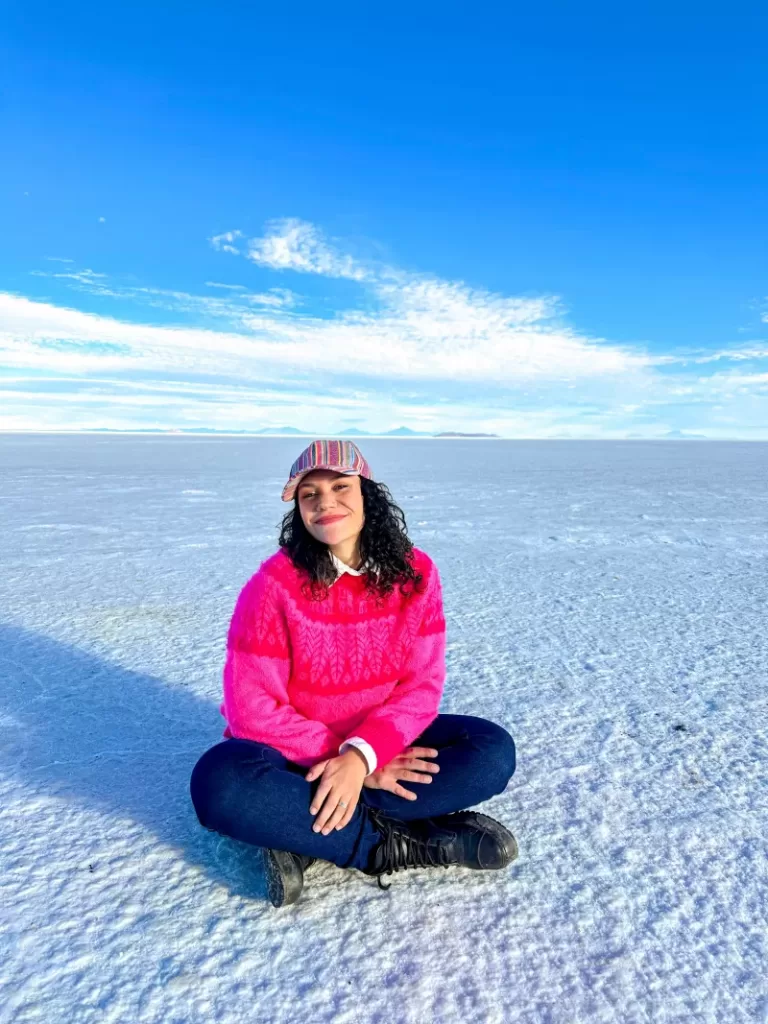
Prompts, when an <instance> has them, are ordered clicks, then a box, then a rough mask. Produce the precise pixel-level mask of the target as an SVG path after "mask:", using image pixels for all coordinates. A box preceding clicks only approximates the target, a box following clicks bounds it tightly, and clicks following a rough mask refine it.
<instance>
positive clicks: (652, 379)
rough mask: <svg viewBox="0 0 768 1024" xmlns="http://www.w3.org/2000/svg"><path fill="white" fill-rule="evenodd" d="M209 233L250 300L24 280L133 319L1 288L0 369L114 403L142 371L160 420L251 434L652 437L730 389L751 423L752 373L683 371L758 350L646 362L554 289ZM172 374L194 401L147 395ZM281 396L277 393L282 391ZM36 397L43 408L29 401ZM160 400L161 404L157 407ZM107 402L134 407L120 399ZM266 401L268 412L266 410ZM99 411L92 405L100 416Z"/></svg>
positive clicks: (68, 276)
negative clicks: (585, 327)
mask: <svg viewBox="0 0 768 1024" xmlns="http://www.w3.org/2000/svg"><path fill="white" fill-rule="evenodd" d="M209 241H210V243H211V245H212V246H213V247H214V248H215V249H216V250H218V251H220V252H223V253H227V254H228V255H236V256H239V257H241V258H243V259H244V260H245V261H247V262H245V263H243V267H248V266H249V265H250V270H249V272H250V273H252V274H256V275H259V276H260V278H261V279H262V280H261V282H260V283H261V284H262V287H261V288H259V289H254V290H253V291H251V290H248V288H247V287H246V286H245V285H239V284H237V285H229V284H224V283H221V282H216V281H208V282H206V287H208V288H211V289H218V290H220V291H222V292H224V293H226V294H223V295H220V296H217V295H196V294H194V293H193V292H187V291H176V290H170V289H163V288H157V287H152V286H150V285H142V286H137V285H135V284H130V285H125V284H121V283H120V282H119V281H117V280H115V279H113V278H111V277H107V276H106V275H105V274H103V273H100V272H97V271H95V270H91V269H84V270H77V269H74V268H67V269H66V270H62V271H56V272H43V271H37V272H35V273H36V276H42V277H48V278H51V279H55V280H56V281H58V282H60V283H61V284H63V285H66V286H67V287H69V288H72V289H74V290H75V291H80V292H87V293H89V294H92V295H95V296H98V297H100V298H105V297H107V298H119V299H121V300H123V302H125V301H130V302H131V303H133V304H134V306H135V308H136V310H137V315H136V316H132V317H131V319H130V321H129V320H127V319H118V318H114V317H108V316H104V315H96V314H94V313H87V312H83V311H81V310H78V309H73V308H69V307H68V306H66V305H61V304H56V303H53V302H51V301H45V302H43V301H34V300H32V299H30V298H29V297H23V296H18V295H11V294H0V367H3V366H4V367H5V368H6V373H7V372H8V371H10V372H15V373H17V374H23V373H24V372H27V373H29V374H32V375H33V376H37V375H39V374H43V373H48V374H50V375H51V376H52V378H53V377H56V376H61V375H67V376H71V375H81V376H82V377H83V378H86V379H87V378H89V377H93V378H94V379H95V378H96V377H99V378H104V375H105V374H109V375H111V379H112V380H113V381H116V380H117V379H118V378H122V382H121V383H120V384H117V383H114V384H113V385H110V395H111V396H112V397H115V396H117V395H119V394H122V393H124V390H125V388H126V387H127V386H128V385H127V384H126V379H127V378H129V377H130V376H132V375H133V376H136V375H140V376H141V383H138V382H137V383H136V387H137V388H138V389H139V393H140V394H143V395H144V396H145V397H146V400H147V401H146V403H145V404H144V406H143V408H144V409H145V411H146V410H152V414H153V416H155V417H160V418H162V416H163V415H165V416H166V422H167V417H168V416H169V415H171V414H172V415H173V416H174V417H176V418H177V419H178V418H179V416H181V418H182V419H184V421H185V422H188V419H187V417H188V416H192V417H193V418H194V417H198V416H199V417H202V420H201V421H204V420H205V416H207V417H208V420H209V422H211V425H217V426H221V425H222V423H224V422H226V424H228V425H229V426H230V427H237V426H238V425H239V426H246V425H247V426H250V427H258V426H263V425H266V424H265V422H264V420H265V417H266V418H267V422H270V423H272V424H273V425H275V426H278V425H282V424H284V423H291V422H293V423H294V424H295V425H296V426H303V427H307V426H309V424H308V423H307V418H308V417H309V418H310V419H311V422H312V423H316V424H317V428H318V429H320V425H321V422H323V417H325V422H327V423H328V426H329V429H330V428H332V425H333V424H334V423H338V422H339V420H338V417H339V415H342V414H346V415H353V416H355V417H356V418H357V419H358V420H359V421H360V422H361V425H364V426H365V427H367V428H368V429H378V428H381V429H388V428H390V427H392V426H396V425H400V424H401V423H405V424H406V425H408V426H412V427H414V429H435V430H440V429H463V430H482V431H496V432H499V433H502V434H507V435H508V436H514V435H515V434H517V435H520V434H522V435H523V436H554V435H555V434H558V433H571V434H573V436H580V429H581V430H582V436H622V433H623V432H626V431H627V430H629V429H632V428H633V427H634V428H635V429H637V427H636V423H637V422H638V421H642V422H644V423H645V424H646V425H647V424H649V423H651V422H652V421H651V419H650V417H651V416H656V421H655V423H654V426H653V431H656V432H657V433H660V432H663V430H664V429H665V428H667V427H670V426H680V425H681V424H680V423H679V422H665V419H664V418H665V417H667V416H671V415H672V412H673V410H674V409H677V411H678V412H679V410H680V408H681V407H683V406H684V407H688V408H691V409H697V408H704V407H705V406H706V405H707V404H711V403H712V402H713V401H717V402H718V404H720V403H722V402H725V403H726V404H727V403H728V402H730V401H732V400H733V401H737V400H738V398H739V396H740V395H741V396H742V405H744V399H743V396H745V395H746V394H748V396H749V399H750V401H752V402H754V403H755V406H754V416H753V418H754V419H755V420H756V419H757V418H758V417H759V403H760V402H764V401H765V399H764V394H763V393H764V387H765V382H764V380H763V379H762V378H764V376H765V375H764V374H761V373H760V372H756V373H755V374H742V375H741V377H742V379H741V380H739V381H737V380H736V378H735V377H734V376H733V375H731V374H727V373H724V374H715V375H712V376H710V377H704V376H701V375H699V376H698V377H697V376H695V375H694V374H693V373H692V372H690V370H689V369H688V368H687V367H688V364H691V363H703V362H705V361H711V360H715V359H722V360H727V359H732V360H740V359H742V358H744V359H747V358H750V359H761V358H766V357H767V356H768V352H767V351H766V346H765V345H761V344H760V343H750V344H749V345H747V346H741V347H739V348H738V349H730V350H725V349H724V350H721V351H720V352H717V353H712V352H709V353H707V352H704V351H699V352H693V351H685V352H674V351H672V352H666V353H662V354H659V353H650V352H649V351H647V349H646V348H645V347H644V346H641V345H628V344H616V343H612V342H610V341H609V340H607V339H604V338H597V337H593V336H589V335H588V334H585V333H584V332H581V331H579V330H577V329H576V328H575V327H573V326H572V325H571V324H569V323H568V322H567V320H566V317H565V311H564V309H563V305H562V302H561V300H560V299H559V297H558V296H556V295H540V296H533V297H531V296H508V295H501V294H498V293H494V292H490V291H488V290H485V289H482V288H477V287H472V286H470V285H468V284H467V283H465V282H462V281H448V280H443V279H440V278H437V277H435V276H434V275H429V274H417V273H413V272H410V271H405V270H402V269H401V268H398V267H395V266H392V265H389V264H383V263H379V262H376V261H374V260H370V259H365V258H362V257H360V256H355V255H352V254H351V253H350V252H347V251H345V250H344V247H343V246H341V245H340V244H339V243H338V242H337V241H334V240H333V239H329V238H328V237H326V236H325V235H324V234H323V233H322V232H321V231H320V230H319V229H317V228H316V227H315V226H314V225H311V224H307V223H305V222H302V221H298V220H295V219H289V220H281V221H274V222H271V223H270V224H268V225H267V229H266V231H265V233H264V235H263V236H261V237H258V238H246V237H245V235H244V233H243V232H241V231H239V230H232V231H227V232H224V233H223V234H220V235H217V236H215V237H214V238H212V239H210V240H209ZM275 273H281V274H285V275H286V282H289V283H290V284H291V285H294V284H297V282H300V281H301V276H302V275H305V276H306V275H315V276H317V277H318V278H324V279H327V280H329V281H333V280H347V281H353V282H355V283H356V284H357V285H359V289H357V290H356V291H357V294H358V295H359V301H357V302H354V301H353V303H352V305H351V306H347V308H341V309H339V308H337V309H336V310H335V312H333V314H332V315H328V313H327V309H326V310H324V311H323V315H320V314H319V313H318V312H317V310H316V308H314V307H313V305H312V300H310V299H308V298H306V297H302V296H300V295H299V294H297V292H296V291H295V290H293V288H291V289H289V288H283V287H264V283H267V284H270V283H271V282H273V281H274V274H275ZM291 275H294V276H293V277H291ZM264 278H267V281H266V282H264V280H263V279H264ZM299 286H300V285H299V284H297V287H299ZM142 307H149V308H150V309H151V308H154V309H161V310H163V311H165V312H166V313H168V312H169V311H170V312H172V313H173V314H174V315H175V317H176V319H177V320H178V319H179V317H182V316H183V317H185V318H188V320H189V322H188V323H178V322H174V323H173V324H172V325H169V324H167V323H165V324H164V323H158V322H157V317H156V316H155V317H152V315H151V314H148V316H145V317H143V318H142V317H140V315H139V314H140V311H141V308H142ZM122 308H123V307H121V309H122ZM212 318H213V319H215V321H216V323H215V324H213V325H212ZM147 319H149V320H150V322H146V320H147ZM142 320H143V321H145V322H141V321H142ZM757 370H758V371H759V370H760V367H758V368H757ZM170 375H172V376H174V377H178V376H179V375H182V376H185V377H188V378H195V379H201V378H206V379H207V382H206V385H205V388H204V391H205V394H204V395H203V394H195V393H193V392H191V391H189V390H184V388H179V389H178V391H177V392H175V393H174V394H173V395H171V393H170V392H168V391H167V390H162V389H164V388H166V385H165V384H162V385H158V386H159V387H160V389H161V390H159V391H158V390H156V389H154V387H153V386H151V385H150V384H149V383H148V381H150V380H152V379H153V378H158V377H160V376H170ZM225 380H229V381H236V382H238V389H239V390H238V391H237V393H236V394H234V393H233V394H230V393H229V392H228V391H226V390H222V389H226V388H228V387H229V385H228V384H225V383H224V381H225ZM0 382H1V380H0ZM290 382H293V383H292V385H291V384H290ZM17 386H18V387H19V388H22V385H21V384H19V385H17ZM286 386H289V387H290V386H292V387H293V389H294V391H293V394H292V396H289V395H288V393H287V392H286ZM265 388H266V389H267V390H266V391H265ZM740 389H742V390H740ZM70 390H71V389H70ZM33 393H34V392H31V391H29V390H27V391H26V399H22V398H20V399H19V401H20V402H22V403H23V402H24V401H26V403H27V404H26V405H25V406H24V408H26V409H29V402H31V401H32V398H31V395H32V394H33ZM46 393H47V392H46ZM36 394H37V397H36V398H35V401H36V402H39V403H40V405H39V408H42V407H43V405H44V404H45V403H44V402H43V399H42V398H41V397H40V393H36ZM72 394H73V395H74V394H75V392H74V391H72ZM88 394H89V396H90V397H88V398H87V399H84V400H83V409H86V408H87V409H90V410H91V412H92V413H93V414H94V415H95V414H96V413H95V412H94V409H96V407H98V406H99V399H98V397H94V396H95V395H96V392H94V391H92V390H88ZM267 394H269V395H271V396H272V398H273V399H274V403H273V404H270V401H269V399H268V397H267ZM134 397H135V396H134ZM166 398H168V399H170V398H173V401H169V402H168V403H166V402H165V399H166ZM315 399H317V401H316V400H315ZM320 399H322V401H321V400H320ZM110 400H111V398H110ZM51 402H52V403H54V405H53V407H58V408H59V410H60V413H61V415H65V414H66V415H70V416H71V415H72V409H73V408H75V407H76V406H77V401H76V399H75V398H74V397H73V398H72V401H71V402H69V403H67V401H66V400H65V399H60V398H57V399H51ZM115 402H116V405H117V406H120V407H125V406H132V407H133V406H136V407H139V406H141V405H142V403H141V401H134V400H133V398H132V399H131V401H130V402H123V401H122V400H118V399H117V398H115ZM166 404H167V405H168V410H166V411H165V412H164V409H165V405H166ZM6 405H7V402H6ZM105 409H106V406H105ZM270 409H271V410H272V411H274V412H275V417H276V418H275V419H270V418H269V417H271V415H272V413H271V412H270V411H269V410H270ZM179 410H184V412H183V414H182V413H181V412H179ZM728 413H729V410H728V409H727V408H721V409H720V410H719V411H718V415H721V417H722V420H723V422H725V420H726V419H727V418H728ZM98 414H99V415H106V412H105V411H104V410H103V409H99V410H98ZM45 415H46V416H48V415H49V414H48V413H46V414H45ZM51 415H53V413H51ZM312 417H319V419H317V418H312ZM222 418H223V419H222ZM214 420H215V423H214ZM585 424H586V425H587V427H588V431H587V434H586V435H584V434H583V430H584V429H586V428H585ZM6 425H8V424H7V423H6ZM105 425H106V424H105ZM683 425H684V426H685V424H683ZM697 426H698V428H699V429H701V427H700V424H697ZM689 427H690V429H693V425H689ZM653 431H651V432H653Z"/></svg>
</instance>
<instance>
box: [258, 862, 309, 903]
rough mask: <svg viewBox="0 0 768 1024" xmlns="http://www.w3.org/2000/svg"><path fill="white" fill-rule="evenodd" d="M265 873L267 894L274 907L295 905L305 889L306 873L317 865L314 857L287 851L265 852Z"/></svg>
mask: <svg viewBox="0 0 768 1024" xmlns="http://www.w3.org/2000/svg"><path fill="white" fill-rule="evenodd" d="M263 853H264V873H265V875H266V876H267V893H268V894H269V901H270V903H271V904H272V906H273V907H287V906H288V904H290V903H295V902H296V900H297V899H298V898H299V896H301V890H302V889H303V888H304V872H305V870H306V869H307V868H308V867H309V866H310V864H314V863H315V858H314V857H305V856H304V855H303V854H301V853H289V852H288V851H287V850H266V849H265V850H264V851H263Z"/></svg>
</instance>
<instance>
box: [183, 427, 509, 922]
mask: <svg viewBox="0 0 768 1024" xmlns="http://www.w3.org/2000/svg"><path fill="white" fill-rule="evenodd" d="M282 496H283V500H284V501H291V500H293V502H294V504H293V507H292V508H291V509H290V511H289V512H288V513H287V514H286V516H285V517H284V520H283V524H282V531H281V534H280V542H279V550H278V551H277V552H276V553H275V554H273V555H272V556H271V557H270V558H268V559H267V560H266V561H264V562H263V563H262V564H261V566H260V567H259V569H258V571H257V572H256V573H255V574H254V575H253V576H252V577H251V578H250V579H249V580H248V582H247V583H246V584H245V586H244V587H243V588H242V590H241V592H240V595H239V597H238V599H237V603H236V605H235V609H234V613H233V615H232V621H231V623H230V626H229V631H228V637H227V657H226V664H225V667H224V686H223V691H224V692H223V698H224V699H223V703H222V705H221V711H222V714H223V716H224V717H225V719H226V723H227V725H226V728H225V730H224V736H225V737H226V738H225V739H223V740H221V741H220V742H218V743H217V744H215V745H214V746H213V747H211V748H210V749H209V750H207V751H206V752H205V753H204V754H203V755H202V757H201V758H200V759H199V761H198V762H197V764H196V765H195V768H194V770H193V773H192V779H191V785H190V788H191V796H192V801H193V804H194V807H195V810H196V813H197V816H198V818H199V820H200V822H201V824H202V825H204V826H205V827H206V828H208V829H211V830H214V831H216V832H220V833H222V834H224V835H226V836H231V837H232V838H234V839H239V840H242V841H244V842H246V843H251V844H253V845H255V846H257V847H261V848H262V850H263V851H264V860H265V867H266V873H267V883H268V889H269V896H270V899H271V901H272V903H273V904H274V905H275V906H283V905H285V904H289V903H293V902H295V901H296V899H298V897H299V894H300V893H301V889H302V886H303V882H304V870H305V868H307V867H308V866H309V864H311V863H312V862H313V861H314V860H316V859H322V860H327V861H331V862H333V863H334V864H337V865H338V866H339V867H343V868H356V869H357V870H359V871H361V872H362V873H363V874H366V875H371V876H375V877H378V881H379V884H380V885H381V878H382V876H383V875H385V874H391V873H392V872H393V871H398V870H399V869H401V868H415V867H430V866H443V867H448V866H450V865H463V866H464V867H468V868H475V869H483V868H487V869H498V868H504V867H506V866H507V865H508V864H510V863H511V862H512V861H513V860H514V859H515V857H516V856H517V845H516V843H515V839H514V837H513V835H512V833H511V832H509V831H508V830H507V829H506V828H505V827H504V826H503V825H501V824H499V822H497V821H494V819H493V818H489V817H488V816H486V815H484V814H479V813H477V812H476V811H472V810H467V808H470V807H473V806H474V805H476V804H478V803H481V802H482V801H483V800H487V799H488V798H489V797H491V796H493V795H494V794H497V793H501V792H503V790H504V789H505V788H506V786H507V783H508V782H509V780H510V778H511V776H512V774H513V772H514V770H515V744H514V742H513V740H512V737H511V736H510V735H509V733H508V732H506V731H505V730H504V729H503V728H501V727H500V726H498V725H495V724H494V723H493V722H489V721H485V720H484V719H482V718H475V717H471V716H465V715H445V714H439V713H438V706H439V703H440V697H441V694H442V690H443V684H444V681H445V618H444V615H443V604H442V592H441V585H440V577H439V574H438V570H437V567H436V566H435V564H434V562H432V560H431V559H430V558H429V556H428V555H427V554H425V553H424V552H423V551H421V550H419V549H418V548H415V547H414V546H413V544H412V543H411V542H410V540H409V539H408V537H407V533H406V527H405V517H404V515H403V513H402V511H401V509H400V508H398V506H397V505H395V504H394V503H393V501H392V500H391V496H390V494H389V491H388V489H387V487H386V486H385V485H384V484H383V483H379V482H376V481H374V479H373V476H372V473H371V469H370V466H369V465H368V463H367V462H366V460H365V459H364V458H363V456H362V454H361V452H360V450H359V448H358V447H357V446H356V445H355V444H353V443H352V442H351V441H315V442H313V443H312V444H311V445H309V447H308V448H306V449H305V451H303V452H302V453H301V455H300V456H299V458H298V459H297V460H296V462H295V463H294V464H293V466H292V467H291V470H290V473H289V479H288V482H287V483H286V485H285V488H284V489H283V495H282ZM409 784H411V785H409Z"/></svg>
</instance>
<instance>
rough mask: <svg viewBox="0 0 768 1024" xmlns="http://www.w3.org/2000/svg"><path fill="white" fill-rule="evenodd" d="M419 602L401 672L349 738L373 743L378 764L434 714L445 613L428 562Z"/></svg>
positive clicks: (440, 677)
mask: <svg viewBox="0 0 768 1024" xmlns="http://www.w3.org/2000/svg"><path fill="white" fill-rule="evenodd" d="M422 600H423V610H422V614H421V618H420V620H419V622H418V627H417V630H416V634H415V636H414V637H413V642H412V644H411V648H410V656H409V661H408V667H407V669H406V671H405V673H404V674H403V676H402V677H401V679H399V680H398V683H397V685H396V686H395V688H394V690H393V691H392V693H391V694H390V695H389V697H388V698H387V699H386V700H385V701H383V702H382V703H381V704H380V705H379V706H378V707H376V708H374V709H373V710H372V711H370V712H369V713H368V715H367V716H366V717H365V719H364V720H363V722H362V724H361V725H357V726H355V729H354V735H355V736H357V737H359V738H360V739H363V740H365V741H366V742H367V743H370V745H371V746H372V747H373V749H374V752H375V754H376V762H377V766H378V768H383V767H384V766H385V765H386V764H388V762H389V761H391V760H392V758H393V757H396V756H397V755H398V754H400V753H402V751H403V750H405V748H406V747H408V746H410V745H411V744H412V743H413V741H414V740H415V739H416V738H417V737H418V736H420V735H421V733H422V732H424V730H425V729H426V728H427V726H428V725H430V724H431V723H432V722H434V720H435V718H437V709H438V707H439V704H440V698H441V696H442V693H443V685H444V683H445V616H444V614H443V595H442V587H441V584H440V575H439V573H438V570H437V566H436V565H434V563H432V565H431V567H430V577H429V580H428V583H427V589H426V592H425V593H424V595H423V598H422Z"/></svg>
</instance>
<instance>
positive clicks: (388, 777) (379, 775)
mask: <svg viewBox="0 0 768 1024" xmlns="http://www.w3.org/2000/svg"><path fill="white" fill-rule="evenodd" d="M425 757H437V751H436V750H434V749H432V748H431V747H409V748H408V749H407V750H404V751H403V753H402V754H398V756H397V757H393V758H392V760H391V761H390V762H389V764H385V765H384V767H383V768H381V769H380V770H379V771H375V772H371V774H370V775H368V776H366V778H365V779H364V780H363V785H364V786H367V787H368V789H386V790H388V791H389V792H390V793H394V794H395V795H396V796H402V797H405V799H406V800H415V799H416V794H415V793H412V792H411V791H410V789H404V788H403V787H402V786H401V785H400V783H401V782H431V781H432V776H433V775H434V774H435V773H436V772H439V771H440V766H439V765H437V764H432V762H431V761H425V760H424V758H425Z"/></svg>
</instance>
